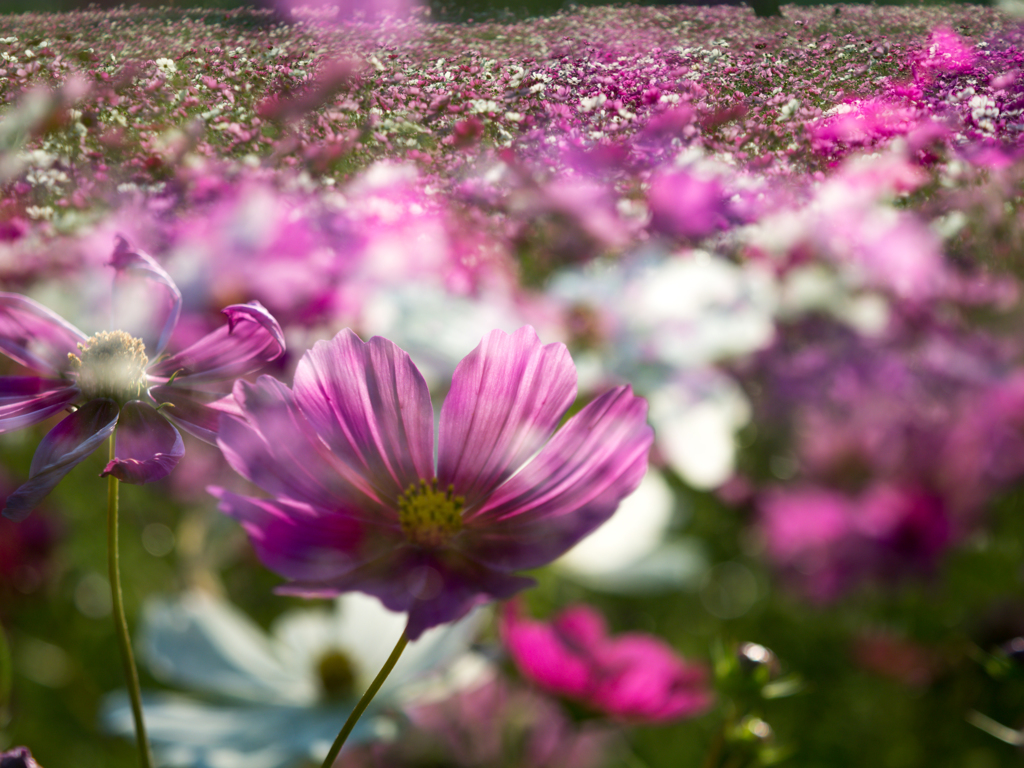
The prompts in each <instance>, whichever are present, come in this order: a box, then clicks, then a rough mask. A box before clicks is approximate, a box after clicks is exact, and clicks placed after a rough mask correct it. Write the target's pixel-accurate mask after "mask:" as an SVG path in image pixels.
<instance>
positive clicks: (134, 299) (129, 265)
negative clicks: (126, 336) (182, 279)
mask: <svg viewBox="0 0 1024 768" xmlns="http://www.w3.org/2000/svg"><path fill="white" fill-rule="evenodd" d="M110 265H111V266H112V267H114V269H115V270H117V274H116V276H115V279H114V297H113V304H114V320H115V325H114V327H115V328H117V327H120V324H121V323H122V322H123V320H121V319H120V318H119V315H120V314H121V313H120V312H118V307H119V306H125V307H126V308H127V307H128V306H129V305H130V307H131V309H132V310H133V311H130V312H127V313H126V314H127V315H128V316H133V317H134V316H135V315H137V311H135V310H137V307H138V305H139V302H140V296H139V295H138V294H137V293H136V292H135V291H134V290H129V289H135V288H138V287H140V286H141V287H142V288H143V289H144V291H145V294H146V295H145V296H144V298H142V299H141V300H143V301H145V302H146V304H147V308H148V309H152V310H153V315H152V317H151V318H147V319H146V322H147V325H152V326H156V325H159V326H160V332H159V335H157V338H156V340H155V341H154V339H153V338H151V337H152V336H154V335H156V332H155V329H154V328H149V327H147V328H133V329H127V328H126V329H125V330H128V331H130V332H131V333H132V335H134V336H138V337H140V338H142V339H143V340H144V341H145V343H146V354H148V355H149V358H150V360H152V359H154V358H156V357H157V356H158V355H159V354H160V353H161V352H163V351H164V347H166V346H167V342H168V341H169V340H170V338H171V332H172V331H173V330H174V326H176V325H177V324H178V318H179V317H180V316H181V291H179V290H178V286H177V285H175V283H174V280H172V279H171V276H170V275H168V274H167V272H165V271H164V268H163V267H161V266H160V265H159V264H157V262H156V260H155V259H154V258H153V257H152V256H150V255H149V254H148V253H145V252H144V251H141V250H138V249H135V248H132V246H131V245H130V244H129V243H128V241H127V240H126V239H125V238H124V237H122V236H121V235H118V236H117V237H116V239H115V241H114V254H113V256H111V259H110ZM133 278H135V279H139V278H141V283H138V282H136V283H133V282H132V279H133ZM154 288H155V289H156V290H155V291H153V289H154ZM125 291H127V294H126V293H125Z"/></svg>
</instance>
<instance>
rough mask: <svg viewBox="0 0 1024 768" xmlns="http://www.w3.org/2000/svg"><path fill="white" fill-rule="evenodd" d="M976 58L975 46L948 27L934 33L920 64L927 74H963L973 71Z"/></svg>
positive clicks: (920, 59)
mask: <svg viewBox="0 0 1024 768" xmlns="http://www.w3.org/2000/svg"><path fill="white" fill-rule="evenodd" d="M976 58H977V54H976V52H975V48H974V46H973V45H971V44H970V43H969V42H968V41H967V40H965V39H964V38H962V37H961V36H960V35H958V34H957V33H956V32H954V31H953V30H951V29H949V28H948V27H939V28H938V29H936V30H934V31H933V32H932V36H931V39H930V40H929V41H928V45H927V46H926V47H925V49H924V51H922V54H921V57H920V58H919V59H918V64H919V66H920V67H921V68H922V69H923V70H924V72H925V73H927V74H932V73H942V74H946V73H948V74H962V73H965V72H970V71H971V68H972V67H973V66H974V62H975V60H976Z"/></svg>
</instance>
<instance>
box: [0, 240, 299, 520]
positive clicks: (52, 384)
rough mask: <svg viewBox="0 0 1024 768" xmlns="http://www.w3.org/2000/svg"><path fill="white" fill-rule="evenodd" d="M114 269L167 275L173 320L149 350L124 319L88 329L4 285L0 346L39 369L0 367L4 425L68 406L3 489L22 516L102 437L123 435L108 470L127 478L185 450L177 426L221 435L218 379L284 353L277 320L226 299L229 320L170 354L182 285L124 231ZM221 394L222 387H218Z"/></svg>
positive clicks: (10, 513) (135, 478)
mask: <svg viewBox="0 0 1024 768" xmlns="http://www.w3.org/2000/svg"><path fill="white" fill-rule="evenodd" d="M111 264H112V266H113V267H114V268H115V269H116V270H117V271H118V275H119V276H135V277H141V278H142V279H143V280H144V281H146V282H149V283H153V284H156V285H159V286H162V288H163V289H165V290H164V292H165V293H166V295H167V297H168V299H169V305H168V310H167V313H166V321H165V322H164V324H163V328H162V330H161V332H160V336H159V339H158V340H157V341H156V343H155V347H154V348H152V350H151V351H150V353H149V354H150V355H151V357H150V356H147V348H146V344H145V342H144V341H143V340H142V339H140V338H136V337H134V336H131V335H129V334H128V333H126V332H125V331H123V330H115V331H103V332H100V333H97V334H95V335H94V336H86V335H85V334H84V333H82V331H80V330H78V328H76V327H75V326H73V325H71V324H70V323H68V322H67V321H66V320H64V319H63V318H61V317H60V316H58V315H56V314H55V313H53V312H52V311H50V310H49V309H47V308H46V307H44V306H42V305H40V304H37V303H36V302H35V301H33V300H31V299H29V298H26V297H24V296H21V295H18V294H14V293H0V352H3V354H5V355H7V356H8V357H10V358H11V359H13V360H14V361H15V362H18V363H20V364H21V365H23V366H25V367H26V368H29V369H31V370H32V371H35V372H36V373H40V374H43V376H5V377H0V432H9V431H12V430H15V429H22V428H23V427H27V426H31V425H32V424H38V423H40V422H42V421H45V420H46V419H48V418H50V417H51V416H53V415H55V414H57V413H59V412H60V411H63V410H66V409H67V410H72V413H71V415H70V416H67V417H66V418H65V419H64V420H62V421H61V422H60V423H59V424H57V426H55V427H54V428H53V429H52V430H50V432H49V433H48V434H47V435H46V437H44V438H43V440H42V442H40V444H39V447H38V448H37V449H36V453H35V456H34V457H33V458H32V465H31V468H30V470H29V479H28V482H26V483H25V484H24V485H22V486H21V487H20V488H18V490H16V491H15V492H14V493H12V494H11V495H10V496H9V497H8V498H7V505H6V508H5V509H4V515H6V516H7V517H9V518H11V519H13V520H21V519H23V518H24V517H25V516H26V515H28V513H29V512H31V511H32V509H34V508H35V507H36V505H37V504H38V503H39V502H40V501H41V500H42V498H43V497H44V496H46V495H47V494H48V493H49V492H50V491H51V490H53V488H54V487H55V486H56V485H57V483H59V482H60V480H61V479H62V478H63V477H64V476H65V475H66V474H67V473H68V472H70V471H71V470H72V469H73V468H74V467H75V466H76V465H78V464H79V463H81V462H82V461H84V460H85V459H86V458H87V457H88V456H89V455H90V454H91V453H92V452H93V451H94V450H95V449H96V448H97V447H98V446H99V445H100V444H101V443H102V442H103V441H104V440H106V439H107V438H108V437H110V435H111V434H113V433H114V430H115V428H116V430H117V437H116V444H115V447H114V458H113V459H112V460H111V461H110V462H109V463H108V464H107V466H106V467H105V469H104V470H103V473H102V475H103V476H105V475H113V476H114V477H116V478H118V479H119V480H121V481H123V482H126V483H134V484H139V483H148V482H152V481H153V480H159V479H160V478H163V477H166V476H167V475H168V474H169V473H170V472H171V470H173V469H174V467H175V465H176V464H177V463H178V460H179V459H181V457H182V456H183V455H184V453H185V446H184V443H183V442H182V439H181V435H180V434H179V432H178V430H177V429H175V426H174V425H177V426H179V427H181V428H182V429H184V430H185V431H186V432H189V433H190V434H193V435H195V436H196V437H199V438H200V439H202V440H206V441H207V442H212V441H213V440H214V439H215V435H216V431H217V423H218V419H219V417H220V410H218V408H217V407H216V406H215V405H214V404H212V403H213V401H214V400H215V399H216V398H217V397H219V396H220V395H219V394H218V392H217V385H218V384H222V383H223V382H225V381H232V380H234V379H235V378H237V377H238V376H242V375H244V374H247V373H251V372H252V371H254V370H257V369H259V368H261V367H262V366H263V365H264V364H265V363H267V362H268V361H270V360H273V359H275V358H277V357H279V356H280V355H281V354H282V353H283V352H284V336H283V334H282V332H281V328H280V326H279V325H278V324H277V321H276V320H274V318H273V317H271V315H270V314H269V313H268V312H267V311H266V310H265V309H264V308H263V307H262V306H260V305H259V304H258V303H256V302H253V303H250V304H235V305H232V306H230V307H227V308H226V309H224V314H225V315H227V318H228V324H227V326H226V327H222V328H220V329H218V330H216V331H214V332H212V333H210V334H208V335H207V336H205V337H204V338H202V339H200V340H199V341H197V342H196V343H195V344H193V345H192V346H190V347H189V348H188V349H186V350H184V351H182V352H179V353H178V354H175V355H171V356H164V355H163V348H164V346H165V345H166V343H167V340H168V338H169V337H170V335H171V332H172V331H173V329H174V326H175V324H176V323H177V320H178V316H179V314H180V311H181V294H180V293H179V292H178V289H177V287H176V286H175V285H174V282H173V281H172V280H171V278H170V276H169V275H168V274H167V273H166V272H164V270H163V269H162V268H161V267H160V266H159V265H158V264H157V263H156V262H155V261H154V260H153V259H152V258H151V257H150V256H148V255H147V254H145V253H141V252H136V251H133V250H131V248H130V246H129V245H128V243H127V242H126V241H125V240H124V238H120V237H119V238H118V241H117V245H116V248H115V250H114V256H113V260H112V262H111ZM221 394H222V393H221Z"/></svg>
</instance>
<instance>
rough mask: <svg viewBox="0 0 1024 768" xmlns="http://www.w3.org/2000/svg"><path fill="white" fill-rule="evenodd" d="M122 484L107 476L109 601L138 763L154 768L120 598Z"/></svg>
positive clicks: (122, 604) (137, 677)
mask: <svg viewBox="0 0 1024 768" xmlns="http://www.w3.org/2000/svg"><path fill="white" fill-rule="evenodd" d="M110 459H111V460H113V459H114V436H113V435H111V436H110ZM119 486H120V481H119V480H118V479H117V478H116V477H114V476H113V475H107V572H108V575H109V578H110V598H111V602H112V607H113V612H114V629H115V633H116V634H117V645H118V647H119V648H120V649H121V665H122V666H123V667H124V677H125V682H126V683H127V685H128V697H129V698H130V699H131V702H132V716H133V717H134V718H135V740H136V742H137V743H138V747H139V764H140V765H141V767H142V768H153V755H152V753H151V752H150V749H149V739H148V738H146V724H145V722H144V721H143V719H142V693H141V692H140V690H139V672H138V670H137V669H136V668H135V656H134V655H133V654H132V641H131V638H130V637H129V636H128V622H127V621H126V620H125V618H124V598H123V596H122V595H121V566H120V557H119V555H118V546H117V503H118V488H119Z"/></svg>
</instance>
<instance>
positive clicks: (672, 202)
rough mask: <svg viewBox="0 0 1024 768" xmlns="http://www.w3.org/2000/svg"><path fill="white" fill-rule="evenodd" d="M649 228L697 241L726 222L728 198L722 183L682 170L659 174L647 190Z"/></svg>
mask: <svg viewBox="0 0 1024 768" xmlns="http://www.w3.org/2000/svg"><path fill="white" fill-rule="evenodd" d="M647 205H648V207H649V208H650V209H651V229H653V230H654V231H655V232H660V233H663V234H666V235H669V236H671V237H680V238H684V239H690V240H699V239H701V238H703V237H707V236H708V235H711V234H714V233H715V232H718V231H720V230H723V229H725V228H726V227H727V226H728V225H729V208H728V197H727V194H726V191H725V189H724V188H723V187H722V185H721V183H720V182H719V181H718V180H717V179H714V178H703V177H701V176H698V175H695V174H692V173H689V172H688V171H685V170H679V171H671V172H669V173H665V174H659V175H658V176H656V177H655V178H654V180H653V181H652V182H651V188H650V190H649V191H648V192H647Z"/></svg>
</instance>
